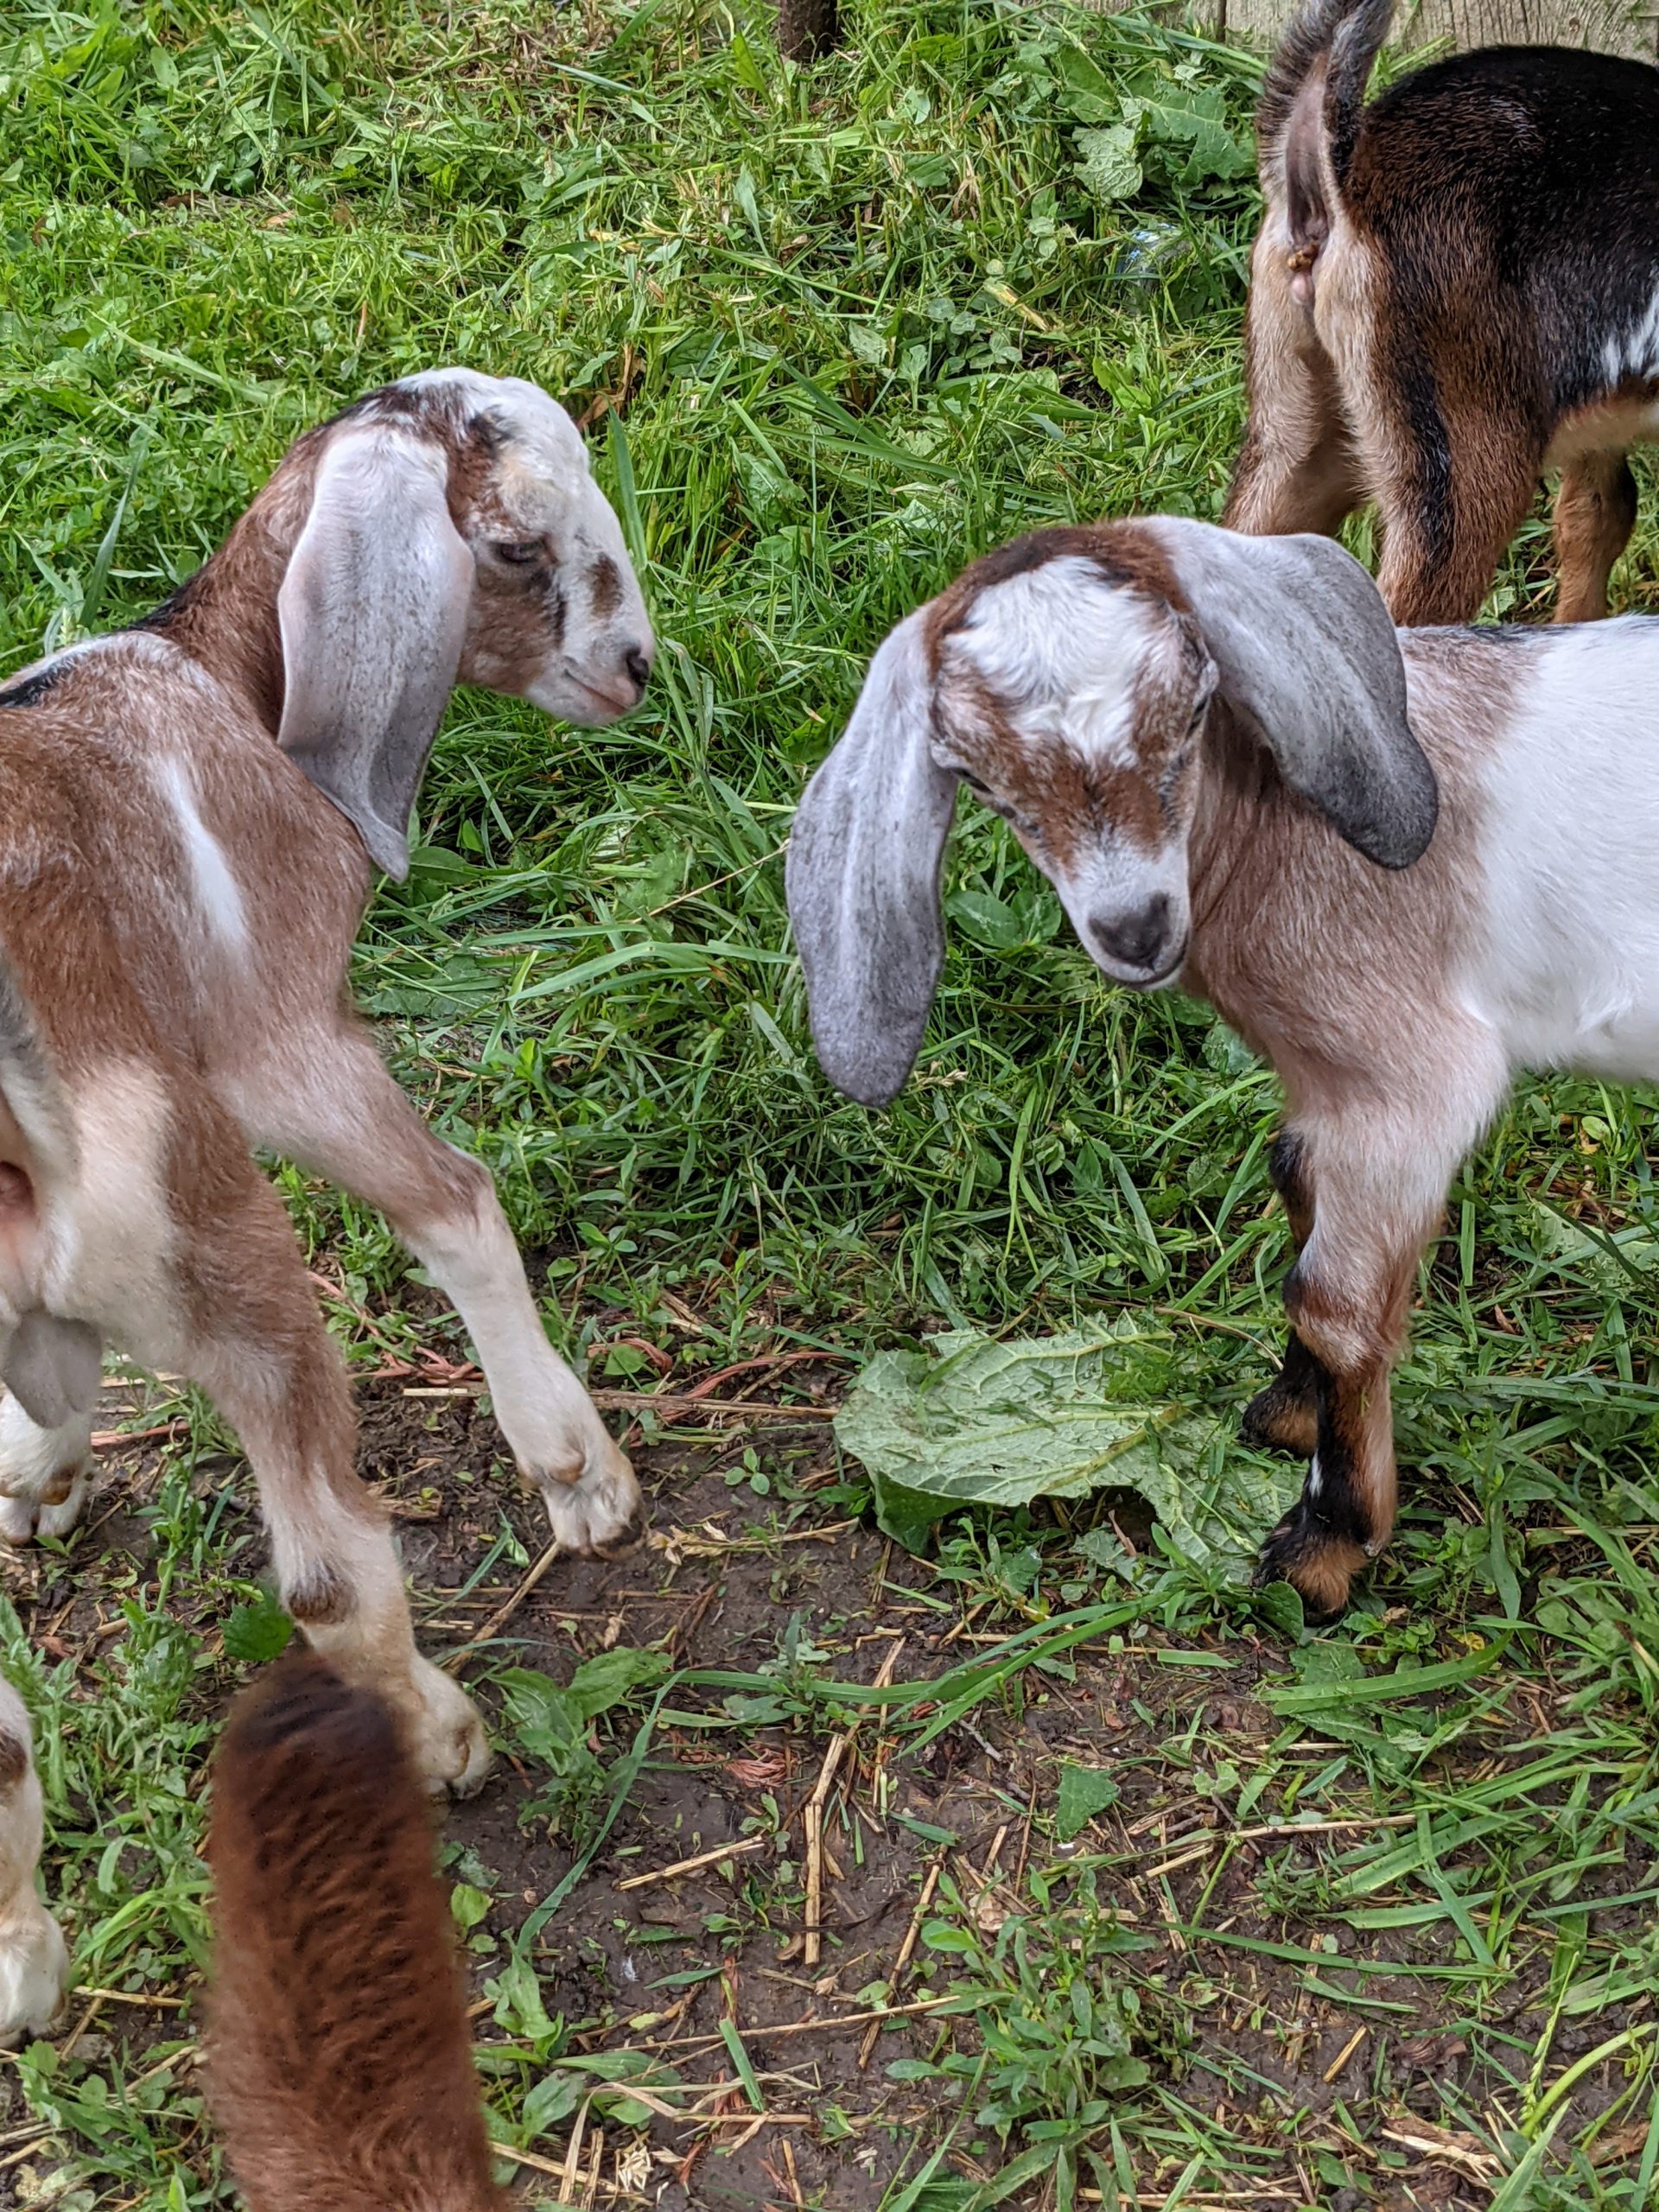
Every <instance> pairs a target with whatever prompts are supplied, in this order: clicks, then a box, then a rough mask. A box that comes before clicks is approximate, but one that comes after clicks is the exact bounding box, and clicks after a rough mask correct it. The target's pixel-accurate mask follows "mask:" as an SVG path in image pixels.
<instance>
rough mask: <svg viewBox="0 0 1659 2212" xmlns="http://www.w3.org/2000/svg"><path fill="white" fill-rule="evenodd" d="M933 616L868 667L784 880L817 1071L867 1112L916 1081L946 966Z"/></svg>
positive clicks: (795, 836)
mask: <svg viewBox="0 0 1659 2212" xmlns="http://www.w3.org/2000/svg"><path fill="white" fill-rule="evenodd" d="M924 614H925V610H923V612H922V613H915V614H912V615H911V616H910V617H909V619H908V620H906V621H903V622H901V623H900V624H899V627H898V628H897V629H896V630H894V631H893V633H892V634H891V636H890V637H888V638H887V640H886V642H885V643H884V644H883V645H882V646H881V649H880V652H878V653H877V654H876V656H875V658H874V660H873V661H872V662H871V664H870V672H869V674H868V676H867V677H865V679H864V688H863V690H861V692H860V693H859V695H858V703H857V704H856V706H855V708H854V709H853V713H852V719H851V720H850V721H849V723H848V725H847V728H846V729H845V731H844V732H843V733H842V738H841V741H840V742H839V744H837V745H836V747H835V748H834V750H833V751H832V752H831V753H830V754H829V758H828V760H825V761H824V763H823V766H822V767H821V768H820V769H819V770H818V772H817V775H815V776H814V777H813V779H812V780H811V782H810V784H809V785H807V787H806V791H805V794H804V797H803V798H802V800H801V804H800V806H799V808H798V810H797V811H796V816H795V825H794V828H793V829H792V830H791V834H790V841H789V859H788V861H787V863H786V866H785V882H786V887H787V891H788V897H789V917H790V920H791V923H792V924H793V925H794V931H795V944H796V948H797V950H798V951H799V953H800V956H801V968H802V970H803V972H804V975H805V977H806V1000H807V1008H808V1011H809V1013H810V1016H811V1021H812V1042H813V1044H814V1046H816V1047H817V1055H818V1061H819V1065H821V1066H822V1067H823V1071H824V1073H825V1074H826V1075H827V1076H828V1077H829V1080H830V1082H831V1083H833V1084H835V1085H836V1089H837V1090H844V1091H845V1092H846V1093H847V1095H848V1096H849V1098H856V1099H857V1100H858V1101H859V1102H860V1103H861V1105H865V1106H885V1105H887V1103H888V1101H889V1100H890V1099H891V1098H892V1097H893V1096H894V1094H895V1093H896V1092H897V1091H898V1090H899V1086H900V1085H901V1084H903V1082H904V1080H905V1077H906V1076H907V1075H908V1074H909V1073H910V1071H911V1067H912V1063H913V1062H914V1060H915V1058H916V1055H917V1053H918V1051H919V1050H920V1049H921V1042H922V1032H923V1030H924V1028H925V1027H926V1024H927V1013H928V1008H929V1007H931V1005H932V1003H933V994H934V991H935V990H936V989H937V988H938V981H939V970H940V969H941V967H942V966H943V965H944V923H943V921H942V919H941V918H940V913H939V868H940V864H941V861H942V860H943V858H944V841H945V838H946V836H948V835H949V833H950V819H951V817H952V815H953V814H954V813H955V811H956V804H957V777H956V776H955V775H954V774H953V773H951V772H949V771H948V770H945V769H943V768H940V767H938V766H936V765H935V762H934V760H933V754H932V751H931V744H930V738H931V725H932V688H933V680H932V673H931V670H930V668H929V665H928V656H927V640H926V636H925V631H924V628H923V620H924Z"/></svg>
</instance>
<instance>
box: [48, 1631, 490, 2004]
mask: <svg viewBox="0 0 1659 2212" xmlns="http://www.w3.org/2000/svg"><path fill="white" fill-rule="evenodd" d="M123 1625H124V1624H123ZM81 1995H82V1996H83V1997H102V1998H104V1999H106V2001H107V2002H108V2003H110V2004H111V2005H149V2006H154V2007H155V2009H156V2011H158V2012H185V2011H186V2010H188V2006H189V2003H190V1999H188V1997H151V1996H149V1995H148V1994H147V1993H145V1992H143V1991H142V1990H131V1989H83V1990H82V1991H81ZM489 2001H490V2003H491V2004H493V2003H494V2001H495V2000H494V1999H493V1998H492V1999H490V2000H489Z"/></svg>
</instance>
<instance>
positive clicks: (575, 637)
mask: <svg viewBox="0 0 1659 2212" xmlns="http://www.w3.org/2000/svg"><path fill="white" fill-rule="evenodd" d="M397 390H399V391H409V392H416V393H426V392H430V393H434V394H436V395H439V396H441V397H450V398H453V399H455V400H459V401H460V403H461V406H462V407H463V408H464V409H465V410H467V412H468V415H469V417H470V421H469V425H468V427H469V428H470V429H471V430H472V431H473V432H474V435H478V436H480V437H481V438H482V439H483V441H484V443H485V446H486V449H487V451H488V456H489V458H488V466H487V470H486V473H484V474H482V476H481V477H479V476H477V474H476V473H475V472H474V470H473V469H471V468H469V467H467V463H466V461H465V459H463V458H458V459H456V460H454V461H452V463H451V468H452V476H453V477H454V478H456V479H460V481H455V482H454V484H453V488H452V493H451V501H450V504H451V509H452V512H454V513H455V518H456V522H457V525H458V527H459V528H460V530H461V534H462V536H463V537H465V539H466V540H467V547H468V550H470V552H471V553H472V555H473V557H474V562H475V563H476V564H477V583H476V588H475V590H474V603H473V607H472V609H471V613H470V619H469V620H468V624H467V637H466V640H465V643H464V645H463V646H462V650H461V670H460V673H461V680H462V682H464V683H480V684H483V685H486V687H488V688H490V689H492V690H505V691H511V692H516V693H518V695H519V696H522V697H524V698H527V699H529V700H530V701H531V703H532V704H533V705H535V706H537V707H539V708H541V709H542V710H543V713H544V714H550V715H559V716H561V717H562V718H563V719H564V720H567V721H575V722H581V723H584V724H587V725H588V726H590V727H592V726H595V725H600V724H603V723H605V722H608V721H614V720H615V719H616V717H617V716H618V715H623V714H626V712H627V711H628V709H630V708H631V707H632V706H633V705H634V704H635V703H636V702H638V700H639V696H640V694H641V692H642V691H643V690H644V688H645V680H646V678H647V677H648V676H649V675H650V672H651V664H652V658H653V657H654V654H655V652H656V645H655V641H654V639H653V638H652V629H651V620H650V617H649V616H648V615H647V613H646V612H645V601H644V598H643V596H642V595H641V593H640V590H639V582H638V581H637V579H636V578H635V575H634V573H633V569H632V566H631V564H630V563H629V560H628V554H627V547H626V543H625V542H624V539H623V536H622V528H621V524H620V523H619V522H618V520H617V518H616V513H615V511H614V510H613V507H612V505H611V504H610V502H609V500H608V499H607V498H606V497H605V494H604V493H602V492H601V490H600V488H599V486H598V485H597V484H596V483H595V482H594V474H593V470H592V468H591V467H590V466H589V464H588V448H587V446H586V445H585V444H584V442H583V441H582V434H581V432H580V431H579V430H578V429H577V428H576V426H575V423H573V422H572V421H571V419H570V417H569V415H568V414H567V413H566V412H565V410H564V409H563V407H561V406H560V404H558V402H557V401H556V399H554V398H552V397H550V395H549V394H548V393H546V392H544V391H542V390H540V388H539V387H538V386H537V385H533V384H529V383H526V382H525V381H524V378H521V377H486V376H480V375H479V374H478V373H477V372H476V371H474V370H471V369H439V370H434V371H431V372H428V373H426V374H424V375H422V376H416V377H410V378H406V379H405V380H404V384H403V385H400V386H398V387H397ZM527 597H529V598H531V599H534V600H535V601H537V603H538V605H539V607H540V609H541V615H542V620H541V622H540V625H539V627H540V630H541V633H542V634H541V639H540V644H541V651H540V652H539V653H538V654H537V656H536V657H535V658H534V659H529V658H526V632H525V625H524V603H525V601H526V598H527Z"/></svg>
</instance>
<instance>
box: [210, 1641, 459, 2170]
mask: <svg viewBox="0 0 1659 2212" xmlns="http://www.w3.org/2000/svg"><path fill="white" fill-rule="evenodd" d="M207 1855H208V1859H209V1862H210V1864H211V1866H212V1869H213V1879H214V1888H215V1898H214V1905H213V1936H214V1957H213V1977H212V1985H211V1993H210V1999H209V2008H208V2017H207V2035H206V2037H205V2047H206V2077H207V2089H208V2099H209V2103H210V2106H211V2107H212V2109H213V2113H214V2116H215V2118H216V2119H217V2120H218V2122H219V2126H220V2128H221V2130H222V2131H223V2133H224V2137H225V2143H226V2152H227V2153H228V2157H229V2160H230V2164H231V2167H232V2171H234V2173H235V2174H236V2176H237V2178H238V2181H239V2182H240V2183H241V2186H242V2190H243V2193H244V2196H245V2198H246V2201H247V2204H248V2207H249V2212H370V2208H374V2212H384V2208H385V2206H387V2205H389V2204H395V2205H398V2206H400V2207H408V2208H410V2209H411V2212H427V2208H432V2207H437V2206H442V2207H443V2208H445V2212H499V2207H500V2205H501V2203H502V2202H503V2200H502V2198H501V2196H500V2194H499V2191H498V2190H496V2188H495V2186H494V2184H493V2180H492V2177H491V2171H490V2153H489V2145H488V2139H487V2137H486V2133H485V2128H484V2120H483V2113H482V2109H481V2107H480V2100H479V2090H478V2080H477V2076H476V2075H475V2073H474V2068H473V2063H472V2052H471V2045H470V2038H469V2036H468V2031H467V2012H466V2002H465V1993H464V1989H463V1985H462V1982H461V1973H460V1967H459V1965H458V1961H457V1959H456V1955H455V1949H454V1934H453V1927H452V1923H451V1920H450V1916H449V1911H448V1902H447V1899H446V1897H445V1895H444V1891H443V1888H442V1884H441V1883H440V1882H439V1880H438V1878H437V1875H436V1872H435V1867H434V1865H433V1836H432V1823H431V1814H430V1811H429V1805H428V1801H427V1796H426V1793H425V1791H424V1789H423V1787H422V1783H421V1781H420V1777H419V1776H418V1774H417V1773H416V1769H415V1765H414V1763H413V1761H412V1760H411V1758H410V1755H409V1752H408V1751H407V1749H406V1748H405V1746H404V1741H403V1738H402V1735H401V1732H400V1731H399V1727H398V1725H397V1721H396V1719H394V1717H393V1715H392V1713H391V1711H390V1710H389V1708H388V1707H386V1706H385V1704H384V1703H383V1702H382V1700H380V1699H379V1698H378V1697H377V1696H375V1695H374V1694H372V1692H370V1691H368V1690H365V1689H361V1688H357V1687H355V1686H353V1685H352V1684H349V1683H347V1682H346V1681H343V1680H342V1679H341V1678H340V1675H337V1674H336V1673H335V1672H334V1669H332V1668H330V1667H329V1666H328V1665H327V1663H326V1662H324V1661H322V1660H321V1659H319V1658H317V1657H316V1656H315V1655H312V1654H303V1655H296V1656H290V1657H289V1658H286V1659H284V1660H283V1661H281V1662H278V1664H277V1666H275V1667H273V1668H272V1669H270V1670H269V1672H268V1673H267V1675H265V1676H264V1679H263V1680H261V1681H258V1682H257V1683H256V1684H255V1685H254V1686H253V1687H252V1688H251V1689H249V1690H248V1691H246V1692H245V1694H243V1696H242V1697H241V1698H240V1699H239V1700H238V1703H237V1705H236V1706H235V1707H234V1708H233V1710H232V1714H231V1718H230V1720H229V1722H228V1724H227V1726H226V1731H225V1735H224V1739H223V1741H222V1743H221V1745H220V1747H219V1754H218V1758H217V1759H216V1761H215V1763H214V1768H213V1824H212V1831H211V1836H210V1840H209V1845H208V1854H207Z"/></svg>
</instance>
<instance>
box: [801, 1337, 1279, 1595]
mask: <svg viewBox="0 0 1659 2212" xmlns="http://www.w3.org/2000/svg"><path fill="white" fill-rule="evenodd" d="M1180 1382H1181V1377H1180V1373H1179V1364H1178V1362H1177V1360H1176V1358H1175V1356H1174V1353H1173V1348H1172V1345H1171V1342H1170V1339H1169V1338H1168V1337H1167V1336H1166V1335H1164V1334H1162V1333H1161V1332H1154V1331H1149V1330H1141V1329H1139V1328H1137V1327H1136V1326H1135V1324H1134V1323H1133V1322H1131V1321H1128V1320H1127V1319H1124V1320H1120V1321H1118V1322H1116V1324H1114V1325H1112V1326H1111V1327H1106V1326H1104V1325H1103V1326H1101V1327H1099V1328H1096V1329H1077V1330H1070V1331H1067V1332H1065V1333H1064V1334H1061V1335H1058V1336H1053V1337H1038V1338H1023V1339H1019V1340H1015V1341H1014V1342H1010V1343H1007V1344H997V1343H995V1342H993V1341H992V1339H991V1338H988V1337H983V1336H981V1335H980V1334H979V1333H978V1332H977V1331H976V1330H972V1329H953V1330H949V1331H947V1332H944V1334H942V1335H940V1336H937V1337H933V1338H930V1339H929V1342H928V1345H927V1349H926V1350H925V1351H888V1352H880V1353H878V1354H877V1356H876V1357H875V1358H874V1359H873V1360H872V1361H871V1362H870V1363H869V1365H868V1367H867V1368H866V1369H865V1370H864V1371H863V1373H862V1374H861V1376H859V1378H858V1380H857V1382H856V1383H855V1384H854V1385H853V1388H852V1389H851V1390H850V1391H849V1393H848V1395H847V1399H846V1402H845V1403H844V1404H843V1405H842V1408H841V1411H840V1412H839V1413H838V1414H836V1437H837V1439H838V1440H839V1441H840V1442H841V1444H842V1447H843V1448H844V1449H845V1450H846V1451H849V1452H851V1453H852V1454H853V1456H854V1457H855V1459H859V1460H861V1462H862V1463H863V1465H865V1466H866V1467H867V1468H868V1470H869V1472H870V1475H871V1478H872V1480H873V1481H874V1485H875V1493H876V1509H877V1517H878V1518H879V1520H880V1523H881V1526H882V1528H883V1529H886V1530H887V1534H888V1535H892V1536H893V1537H895V1538H896V1539H897V1540H898V1541H899V1542H901V1543H905V1544H909V1545H913V1544H915V1543H916V1542H918V1541H919V1540H920V1537H921V1535H923V1533H925V1529H926V1528H927V1526H928V1525H929V1524H930V1523H931V1522H934V1521H937V1520H938V1519H939V1518H940V1517H941V1516H942V1515H944V1514H945V1513H947V1512H949V1511H950V1507H951V1505H952V1504H958V1505H969V1504H972V1505H1025V1504H1028V1503H1030V1501H1031V1500H1032V1499H1033V1498H1036V1497H1078V1496H1080V1495H1082V1494H1083V1493H1084V1492H1086V1491H1092V1490H1101V1489H1106V1488H1121V1489H1128V1490H1135V1491H1139V1492H1140V1493H1141V1496H1142V1497H1144V1498H1145V1499H1146V1500H1147V1503H1148V1504H1149V1505H1150V1506H1151V1507H1152V1509H1153V1510H1154V1513H1155V1514H1156V1515H1157V1516H1158V1518H1159V1520H1160V1522H1162V1523H1163V1525H1164V1528H1165V1529H1166V1532H1167V1534H1168V1535H1169V1538H1170V1540H1171V1542H1172V1543H1173V1546H1174V1548H1175V1549H1176V1550H1177V1551H1179V1553H1181V1554H1182V1555H1183V1556H1184V1557H1185V1558H1187V1559H1191V1560H1195V1561H1196V1562H1198V1564H1199V1565H1201V1566H1224V1567H1235V1566H1237V1567H1243V1565H1244V1564H1245V1563H1246V1562H1247V1561H1249V1560H1250V1559H1251V1558H1252V1557H1253V1555H1254V1554H1255V1549H1256V1547H1257V1546H1258V1545H1259V1544H1260V1542H1261V1541H1262V1537H1263V1536H1264V1535H1266V1533H1267V1531H1268V1529H1270V1528H1271V1527H1272V1526H1273V1523H1274V1522H1275V1521H1276V1520H1277V1519H1278V1518H1279V1516H1280V1515H1281V1513H1283V1512H1284V1511H1285V1510H1287V1508H1288V1506H1289V1505H1290V1503H1292V1501H1293V1500H1294V1497H1295V1496H1296V1493H1297V1491H1298V1490H1299V1489H1300V1484H1301V1474H1300V1469H1297V1468H1294V1467H1289V1466H1287V1467H1285V1468H1283V1469H1280V1468H1277V1467H1269V1466H1267V1465H1264V1464H1263V1463H1262V1461H1260V1460H1259V1459H1255V1458H1254V1457H1253V1456H1249V1455H1247V1454H1245V1453H1244V1452H1241V1451H1240V1450H1239V1449H1238V1448H1237V1447H1236V1444H1235V1443H1234V1440H1233V1427H1234V1421H1235V1419H1236V1416H1235V1414H1234V1413H1233V1410H1232V1408H1228V1409H1227V1410H1226V1412H1225V1413H1224V1414H1217V1413H1215V1412H1213V1411H1206V1410H1204V1409H1203V1408H1200V1407H1198V1406H1197V1405H1196V1404H1195V1403H1194V1402H1192V1397H1191V1396H1183V1395H1182V1394H1181V1389H1180Z"/></svg>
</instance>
